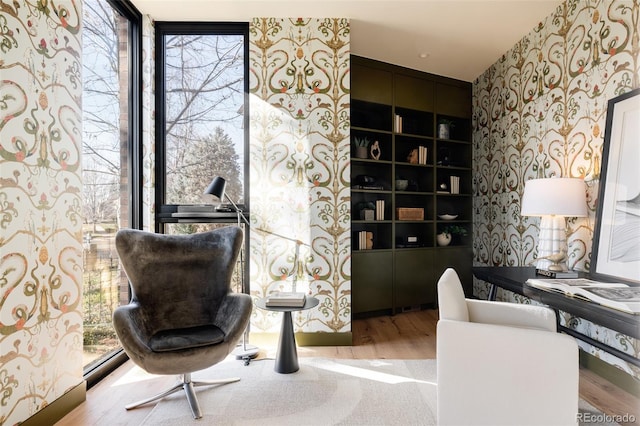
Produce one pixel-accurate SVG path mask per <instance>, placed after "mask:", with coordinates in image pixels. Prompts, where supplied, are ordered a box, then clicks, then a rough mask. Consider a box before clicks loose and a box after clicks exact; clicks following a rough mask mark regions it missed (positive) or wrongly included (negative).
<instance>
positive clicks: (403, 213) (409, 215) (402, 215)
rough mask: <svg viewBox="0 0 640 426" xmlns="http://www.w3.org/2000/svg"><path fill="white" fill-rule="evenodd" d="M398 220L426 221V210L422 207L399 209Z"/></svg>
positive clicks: (397, 211)
mask: <svg viewBox="0 0 640 426" xmlns="http://www.w3.org/2000/svg"><path fill="white" fill-rule="evenodd" d="M396 217H397V218H398V220H424V209H423V208H421V207H397V208H396Z"/></svg>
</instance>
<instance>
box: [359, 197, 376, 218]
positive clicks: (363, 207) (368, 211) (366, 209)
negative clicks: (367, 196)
mask: <svg viewBox="0 0 640 426" xmlns="http://www.w3.org/2000/svg"><path fill="white" fill-rule="evenodd" d="M358 209H359V210H360V220H373V219H374V217H375V210H376V206H375V205H374V204H373V203H372V202H369V201H363V202H360V203H358Z"/></svg>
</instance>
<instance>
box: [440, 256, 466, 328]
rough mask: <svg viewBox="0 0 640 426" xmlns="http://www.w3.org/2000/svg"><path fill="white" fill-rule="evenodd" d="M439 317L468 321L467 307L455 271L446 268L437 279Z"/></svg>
mask: <svg viewBox="0 0 640 426" xmlns="http://www.w3.org/2000/svg"><path fill="white" fill-rule="evenodd" d="M438 308H439V309H440V319H448V320H454V321H465V322H468V321H469V309H468V308H467V301H466V299H465V296H464V290H463V289H462V283H461V282H460V278H459V277H458V274H457V273H456V271H455V270H454V269H452V268H447V270H445V271H444V273H443V274H442V276H441V277H440V279H439V280H438Z"/></svg>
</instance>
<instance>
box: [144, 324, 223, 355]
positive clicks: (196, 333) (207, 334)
mask: <svg viewBox="0 0 640 426" xmlns="http://www.w3.org/2000/svg"><path fill="white" fill-rule="evenodd" d="M223 341H224V332H223V331H222V330H220V329H219V328H218V327H216V326H215V325H199V326H196V327H187V328H175V329H171V330H162V331H159V332H157V333H156V334H154V335H153V336H152V337H151V340H149V347H150V348H151V350H152V351H154V352H168V351H176V350H180V349H189V348H198V347H202V346H209V345H217V344H218V343H221V342H223Z"/></svg>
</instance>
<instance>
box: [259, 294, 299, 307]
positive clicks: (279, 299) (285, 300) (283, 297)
mask: <svg viewBox="0 0 640 426" xmlns="http://www.w3.org/2000/svg"><path fill="white" fill-rule="evenodd" d="M305 300H306V296H305V294H304V293H297V292H295V293H294V292H284V291H279V292H277V293H273V294H272V295H271V296H269V297H267V301H266V303H265V305H266V306H267V307H270V308H274V307H275V308H277V307H280V308H301V307H303V306H304V302H305Z"/></svg>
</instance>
